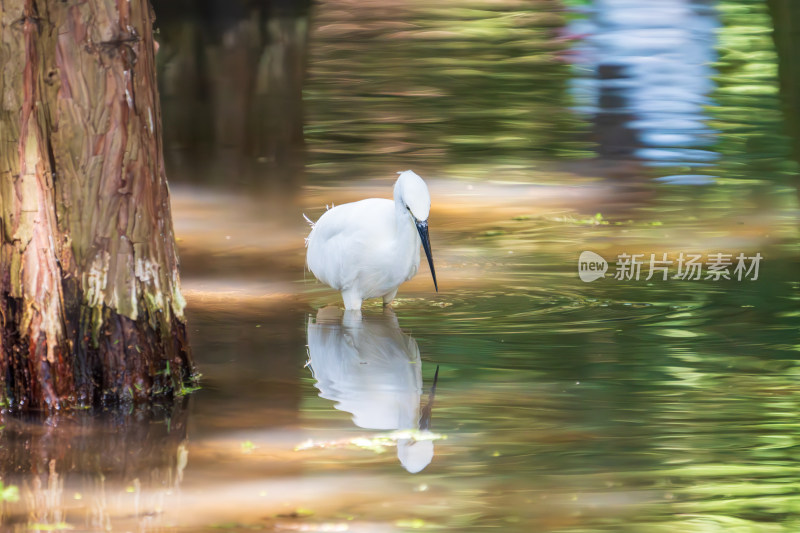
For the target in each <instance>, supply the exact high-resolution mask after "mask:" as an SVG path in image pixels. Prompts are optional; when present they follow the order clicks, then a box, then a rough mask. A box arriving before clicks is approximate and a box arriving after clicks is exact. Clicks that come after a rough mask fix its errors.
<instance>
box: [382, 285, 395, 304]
mask: <svg viewBox="0 0 800 533" xmlns="http://www.w3.org/2000/svg"><path fill="white" fill-rule="evenodd" d="M395 296H397V289H395V290H393V291H392V292H387V293H386V294H384V295H383V306H384V307H388V306H390V305H392V300H394V297H395Z"/></svg>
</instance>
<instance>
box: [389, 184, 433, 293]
mask: <svg viewBox="0 0 800 533" xmlns="http://www.w3.org/2000/svg"><path fill="white" fill-rule="evenodd" d="M398 174H400V177H399V178H397V183H395V185H394V201H395V205H396V206H397V208H398V209H400V210H401V211H400V212H401V213H402V212H403V211H404V210H405V211H408V213H409V215H411V218H412V219H413V220H414V224H416V226H417V231H418V232H419V238H420V240H421V241H422V248H423V249H424V250H425V256H426V257H427V258H428V265H429V266H430V267H431V276H433V286H434V288H435V289H436V292H439V285H438V284H437V283H436V270H434V268H433V256H432V255H431V241H430V238H429V237H428V215H429V214H430V212H431V195H430V193H428V186H427V185H425V182H424V181H422V178H420V177H419V176H417V175H416V174H415V173H414V171H413V170H406V171H405V172H398Z"/></svg>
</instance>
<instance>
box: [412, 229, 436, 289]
mask: <svg viewBox="0 0 800 533" xmlns="http://www.w3.org/2000/svg"><path fill="white" fill-rule="evenodd" d="M416 223H417V231H418V232H419V238H420V239H421V240H422V248H423V249H424V250H425V255H426V256H427V257H428V265H430V267H431V276H433V286H434V288H436V292H439V285H437V284H436V270H434V268H433V256H432V255H431V240H430V238H429V237H428V221H427V220H424V221H422V222H420V221H419V220H417V221H416Z"/></svg>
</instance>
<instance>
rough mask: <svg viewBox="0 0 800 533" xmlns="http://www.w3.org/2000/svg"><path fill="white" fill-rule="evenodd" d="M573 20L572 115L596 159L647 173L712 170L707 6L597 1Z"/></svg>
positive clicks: (711, 49)
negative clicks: (585, 128) (581, 118)
mask: <svg viewBox="0 0 800 533" xmlns="http://www.w3.org/2000/svg"><path fill="white" fill-rule="evenodd" d="M585 14H586V16H585V17H583V18H580V19H577V20H574V21H573V22H572V23H571V25H570V31H571V32H572V33H573V35H574V36H578V37H579V39H580V40H579V41H578V43H577V44H576V46H575V55H574V57H575V65H576V71H577V75H576V76H575V77H573V78H572V80H571V90H572V93H573V95H574V98H575V101H576V108H577V109H578V111H580V112H583V113H585V114H588V115H591V116H592V122H593V125H594V133H595V139H596V141H597V143H598V152H599V155H600V156H602V157H605V158H609V159H628V158H633V159H637V160H640V161H641V162H642V163H643V164H645V165H647V166H651V167H659V166H669V167H675V166H679V165H688V166H690V167H695V168H700V167H705V166H710V165H711V164H712V163H713V162H714V161H715V160H716V159H717V158H718V154H716V153H715V152H713V151H712V150H711V149H710V148H709V146H710V145H712V144H713V143H714V142H715V139H714V137H715V133H716V132H715V131H714V130H712V129H711V128H709V127H708V125H707V124H706V121H707V120H708V118H709V117H708V116H707V114H706V107H707V106H710V105H713V104H714V102H713V100H712V99H711V98H710V96H709V95H710V93H711V92H712V91H713V90H714V87H715V85H714V81H713V76H714V73H715V72H714V70H713V68H712V67H711V65H712V64H713V63H714V61H715V60H716V58H717V54H716V51H715V45H716V38H715V31H716V29H717V27H718V25H719V22H718V20H717V15H716V12H715V10H714V8H713V5H712V3H711V2H698V1H692V0H660V1H658V2H641V1H638V0H598V1H596V2H594V5H593V6H592V7H591V8H589V9H587V11H586V13H585Z"/></svg>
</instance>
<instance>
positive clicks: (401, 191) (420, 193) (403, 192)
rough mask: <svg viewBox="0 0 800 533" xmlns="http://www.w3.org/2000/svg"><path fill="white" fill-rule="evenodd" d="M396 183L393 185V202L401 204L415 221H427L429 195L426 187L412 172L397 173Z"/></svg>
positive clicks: (429, 206)
mask: <svg viewBox="0 0 800 533" xmlns="http://www.w3.org/2000/svg"><path fill="white" fill-rule="evenodd" d="M398 174H399V175H400V177H399V178H397V183H395V185H394V197H395V200H397V199H399V200H400V201H402V202H403V207H405V208H406V209H408V211H409V212H410V213H411V216H413V217H414V219H415V220H419V221H421V222H427V221H428V215H429V214H430V212H431V195H430V194H429V193H428V186H427V185H425V182H424V181H422V178H420V177H419V176H417V174H415V173H414V171H413V170H406V171H405V172H398Z"/></svg>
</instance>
